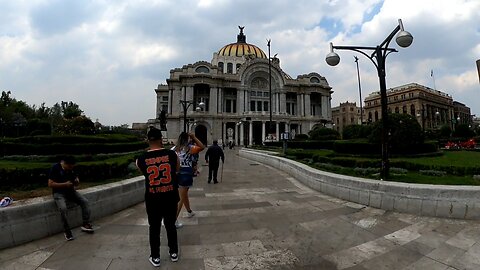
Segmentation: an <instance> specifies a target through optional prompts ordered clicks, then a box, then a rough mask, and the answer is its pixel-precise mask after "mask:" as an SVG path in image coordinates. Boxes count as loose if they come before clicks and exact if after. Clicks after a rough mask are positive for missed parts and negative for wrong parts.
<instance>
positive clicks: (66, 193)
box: [48, 156, 93, 241]
mask: <svg viewBox="0 0 480 270" xmlns="http://www.w3.org/2000/svg"><path fill="white" fill-rule="evenodd" d="M74 166H75V159H74V158H73V157H71V156H67V157H64V158H62V160H61V161H60V162H59V163H57V164H55V165H53V166H52V168H51V169H50V173H49V176H48V187H50V188H51V189H52V192H53V199H54V200H55V203H56V205H57V208H58V210H59V211H60V216H61V218H62V222H63V228H64V231H65V239H67V241H70V240H73V239H74V237H73V234H72V231H71V229H70V226H69V225H68V220H67V201H71V202H74V203H76V204H78V205H80V208H81V209H82V220H83V225H82V227H81V229H82V231H84V232H93V228H92V225H91V224H90V207H89V205H88V201H87V199H86V198H85V197H84V196H83V195H82V194H80V193H79V192H77V191H76V190H75V187H77V186H78V185H79V183H80V181H79V180H78V176H77V175H76V174H75V172H74V171H73V167H74Z"/></svg>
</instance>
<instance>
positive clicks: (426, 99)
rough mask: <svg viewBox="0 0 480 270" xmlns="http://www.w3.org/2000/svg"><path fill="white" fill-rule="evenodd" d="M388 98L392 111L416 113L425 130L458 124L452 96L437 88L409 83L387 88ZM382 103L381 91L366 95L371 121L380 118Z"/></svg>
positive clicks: (365, 106) (366, 104)
mask: <svg viewBox="0 0 480 270" xmlns="http://www.w3.org/2000/svg"><path fill="white" fill-rule="evenodd" d="M387 99H388V111H389V112H392V113H404V114H410V115H412V116H414V117H415V118H416V119H417V120H418V122H419V123H420V125H421V127H422V129H423V130H427V129H438V128H440V127H441V126H444V125H448V126H450V127H451V128H454V125H455V123H456V122H455V121H456V118H457V116H456V115H455V109H454V101H453V98H452V97H451V96H449V95H448V94H446V93H443V92H440V91H438V90H434V89H431V88H429V87H426V86H423V85H419V84H417V83H410V84H406V85H402V86H398V87H394V88H390V89H388V90H387ZM380 104H381V103H380V92H374V93H371V94H370V95H369V96H368V97H367V98H365V105H364V109H365V115H366V118H367V121H368V122H376V121H378V120H379V119H381V115H382V112H381V105H380ZM462 105H463V104H462ZM469 110H470V109H468V111H469Z"/></svg>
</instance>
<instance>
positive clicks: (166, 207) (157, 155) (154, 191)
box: [136, 127, 180, 267]
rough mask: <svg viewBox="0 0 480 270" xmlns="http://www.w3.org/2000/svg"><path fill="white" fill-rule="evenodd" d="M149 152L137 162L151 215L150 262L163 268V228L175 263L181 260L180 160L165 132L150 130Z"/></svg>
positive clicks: (153, 128)
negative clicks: (166, 145)
mask: <svg viewBox="0 0 480 270" xmlns="http://www.w3.org/2000/svg"><path fill="white" fill-rule="evenodd" d="M147 137H148V144H149V146H150V147H149V150H148V151H147V152H146V153H144V154H143V155H142V156H140V157H139V158H138V159H137V161H136V163H137V167H138V168H139V169H140V171H141V172H142V174H143V175H144V176H145V207H146V210H147V216H148V225H149V238H150V257H149V261H150V263H151V264H152V265H153V266H155V267H158V266H160V227H161V224H162V219H163V223H164V224H165V229H166V231H167V239H168V248H169V253H170V259H171V260H172V262H176V261H178V242H177V228H176V227H175V220H176V217H177V203H178V201H179V200H180V197H179V195H178V182H177V172H178V171H179V169H180V161H179V159H178V156H177V154H176V153H175V151H173V150H169V149H165V148H163V144H162V132H161V131H160V130H159V129H157V128H155V127H150V130H149V131H148V133H147Z"/></svg>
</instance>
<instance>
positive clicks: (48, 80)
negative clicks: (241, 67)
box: [0, 0, 480, 125]
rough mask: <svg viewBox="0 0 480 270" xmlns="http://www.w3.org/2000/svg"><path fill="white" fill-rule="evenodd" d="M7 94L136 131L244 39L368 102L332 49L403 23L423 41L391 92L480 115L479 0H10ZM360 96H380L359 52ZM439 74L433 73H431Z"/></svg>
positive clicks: (393, 69) (1, 71)
mask: <svg viewBox="0 0 480 270" xmlns="http://www.w3.org/2000/svg"><path fill="white" fill-rule="evenodd" d="M0 7H1V8H0V91H7V90H9V91H11V92H12V96H13V97H14V98H16V99H18V100H24V101H26V102H27V103H28V104H30V105H34V104H36V105H40V104H41V103H43V102H45V104H46V105H47V106H52V105H53V104H55V103H56V102H60V101H73V102H75V103H77V104H79V105H80V108H81V109H82V110H83V111H84V112H85V114H86V115H87V116H88V117H90V118H91V119H92V120H93V121H95V120H96V119H98V120H99V121H100V122H101V123H102V124H104V125H121V124H128V125H131V124H132V123H133V122H146V121H147V119H151V118H155V102H156V101H155V92H154V89H155V88H156V86H157V84H159V83H165V80H166V79H167V78H168V76H169V71H170V69H172V68H176V67H181V66H182V65H184V64H189V63H194V62H197V61H200V60H204V61H211V59H212V55H213V52H215V51H218V50H219V49H220V48H222V47H223V46H224V45H226V44H228V43H232V42H235V41H236V35H237V34H238V28H237V26H238V25H242V26H245V30H244V32H245V34H246V35H247V42H248V43H252V44H255V45H257V46H258V47H260V48H262V49H263V50H264V51H267V46H266V39H271V40H272V43H271V51H272V55H273V54H275V53H278V57H279V58H280V61H281V66H282V68H283V70H284V71H285V72H287V73H288V74H289V75H290V76H292V77H294V78H296V77H297V76H298V75H300V74H307V73H310V72H317V73H319V74H321V75H322V76H324V77H326V78H327V81H328V82H329V84H330V86H332V87H333V90H334V91H335V92H334V94H333V99H332V106H337V105H338V104H339V103H340V102H345V101H350V102H355V101H356V102H357V104H358V101H359V93H358V82H357V77H356V66H355V62H354V58H353V56H354V54H353V53H352V52H349V51H338V53H339V55H340V56H341V61H340V64H339V65H338V66H336V67H330V66H328V65H327V64H326V63H325V55H326V54H327V53H328V51H329V42H331V41H333V43H334V44H335V45H356V46H376V45H378V44H380V43H381V42H382V41H383V40H384V39H385V38H386V36H387V35H388V34H389V33H390V32H391V31H392V30H393V29H394V28H395V27H396V25H397V19H398V18H401V19H402V20H403V23H404V26H405V30H407V31H409V32H411V33H412V35H413V36H414V41H413V44H412V45H411V46H410V47H409V48H406V49H403V48H399V47H398V46H397V45H396V44H395V42H393V43H392V44H391V46H393V47H394V48H397V49H398V50H399V52H398V53H395V54H391V55H389V57H388V59H387V87H389V88H390V87H395V86H399V85H402V84H407V83H411V82H416V83H419V84H422V85H425V86H428V87H431V88H434V87H435V88H436V89H437V90H440V91H443V92H445V93H447V94H449V95H451V96H452V97H453V98H454V100H457V101H460V102H462V103H465V104H466V105H467V106H470V108H471V109H472V114H476V115H477V116H480V84H479V77H478V74H477V70H476V66H475V60H476V59H480V1H479V0H421V1H420V0H385V1H380V0H329V1H328V0H323V1H322V0H317V1H314V0H275V1H273V0H272V1H262V0H242V1H238V0H237V1H233V0H197V1H194V0H115V1H113V0H111V1H108V0H75V1H74V0H68V1H67V0H0ZM359 58H360V61H359V64H360V76H361V82H362V95H363V97H366V96H367V95H368V94H369V93H371V92H373V91H378V77H377V74H376V71H375V67H374V66H373V64H372V63H370V62H369V60H368V59H367V58H366V57H363V56H361V55H359ZM431 70H433V73H434V76H433V77H431Z"/></svg>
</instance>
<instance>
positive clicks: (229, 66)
mask: <svg viewBox="0 0 480 270" xmlns="http://www.w3.org/2000/svg"><path fill="white" fill-rule="evenodd" d="M227 73H228V74H232V73H233V64H232V63H227Z"/></svg>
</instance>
